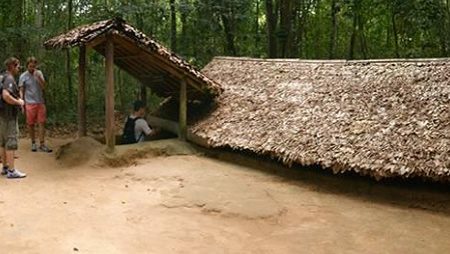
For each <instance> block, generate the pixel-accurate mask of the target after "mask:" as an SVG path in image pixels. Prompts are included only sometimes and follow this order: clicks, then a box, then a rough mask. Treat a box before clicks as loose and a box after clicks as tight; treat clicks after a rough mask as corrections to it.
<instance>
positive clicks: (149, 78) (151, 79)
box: [139, 75, 166, 83]
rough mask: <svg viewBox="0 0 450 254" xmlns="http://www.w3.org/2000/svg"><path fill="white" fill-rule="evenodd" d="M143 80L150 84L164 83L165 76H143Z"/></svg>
mask: <svg viewBox="0 0 450 254" xmlns="http://www.w3.org/2000/svg"><path fill="white" fill-rule="evenodd" d="M139 79H141V80H145V81H146V82H148V83H164V81H165V79H166V78H165V75H141V76H140V77H139Z"/></svg>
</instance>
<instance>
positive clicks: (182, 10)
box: [179, 0, 189, 55]
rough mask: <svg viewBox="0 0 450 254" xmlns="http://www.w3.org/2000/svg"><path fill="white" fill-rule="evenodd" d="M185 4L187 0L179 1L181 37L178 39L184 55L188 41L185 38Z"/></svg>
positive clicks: (186, 26) (186, 13)
mask: <svg viewBox="0 0 450 254" xmlns="http://www.w3.org/2000/svg"><path fill="white" fill-rule="evenodd" d="M187 4H188V2H187V1H186V0H183V1H181V4H180V11H179V12H180V21H181V37H180V41H181V45H182V46H181V48H180V51H181V50H182V52H183V55H186V54H187V53H188V52H189V50H188V47H189V43H188V40H187V34H188V33H187V28H188V24H187V17H188V12H187Z"/></svg>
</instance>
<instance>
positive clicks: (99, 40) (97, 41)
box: [85, 35, 106, 48]
mask: <svg viewBox="0 0 450 254" xmlns="http://www.w3.org/2000/svg"><path fill="white" fill-rule="evenodd" d="M105 40H106V37H105V36H104V35H101V36H99V37H97V38H95V39H93V40H92V41H90V42H88V43H86V44H85V45H86V47H88V48H95V47H97V46H98V45H100V44H102V43H103V42H105Z"/></svg>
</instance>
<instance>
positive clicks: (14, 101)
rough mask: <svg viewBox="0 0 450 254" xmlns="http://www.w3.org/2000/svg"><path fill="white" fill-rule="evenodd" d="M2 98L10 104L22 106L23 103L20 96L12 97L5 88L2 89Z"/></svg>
mask: <svg viewBox="0 0 450 254" xmlns="http://www.w3.org/2000/svg"><path fill="white" fill-rule="evenodd" d="M2 96H3V100H5V101H6V103H8V104H10V105H17V106H23V105H24V104H25V103H24V101H23V100H22V99H21V98H17V99H16V98H14V96H12V95H11V93H10V92H9V91H8V90H7V89H3V91H2Z"/></svg>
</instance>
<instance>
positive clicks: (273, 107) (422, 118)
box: [191, 57, 450, 181]
mask: <svg viewBox="0 0 450 254" xmlns="http://www.w3.org/2000/svg"><path fill="white" fill-rule="evenodd" d="M203 72H204V73H205V74H206V75H208V76H209V77H211V78H213V79H214V80H216V81H217V82H219V83H220V84H221V85H222V87H223V88H224V92H223V93H222V95H221V96H219V97H218V99H217V103H218V107H217V109H215V110H214V111H213V112H212V113H211V114H210V115H209V116H208V117H206V118H205V119H204V120H202V121H200V122H198V123H197V124H196V125H194V126H192V127H191V131H192V132H193V133H194V134H195V135H197V136H198V137H200V138H202V139H204V140H206V142H207V144H208V145H209V146H211V147H231V148H233V149H238V150H249V151H252V152H255V153H258V154H264V155H270V156H272V157H274V158H277V159H279V160H280V161H282V162H283V163H285V164H287V165H292V164H293V163H299V164H303V165H311V164H319V165H322V166H324V167H327V168H331V169H332V170H333V171H334V172H335V173H339V172H345V171H355V172H358V173H360V174H364V175H371V176H374V177H376V178H383V177H393V176H401V177H415V176H418V177H423V178H429V179H437V180H444V181H448V180H449V179H450V59H437V60H436V59H435V60H426V59H425V60H420V59H418V60H410V61H393V60H379V61H300V60H261V59H243V58H225V57H218V58H215V59H213V61H212V62H211V63H209V64H208V65H207V66H206V67H205V68H204V69H203Z"/></svg>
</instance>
